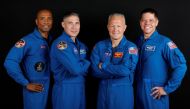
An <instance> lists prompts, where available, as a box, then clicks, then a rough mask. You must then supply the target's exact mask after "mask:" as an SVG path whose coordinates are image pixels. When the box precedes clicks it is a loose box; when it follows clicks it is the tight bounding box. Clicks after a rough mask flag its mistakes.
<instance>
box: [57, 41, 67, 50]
mask: <svg viewBox="0 0 190 109" xmlns="http://www.w3.org/2000/svg"><path fill="white" fill-rule="evenodd" d="M57 48H58V49H59V50H64V49H66V48H67V43H66V42H64V41H60V42H59V44H58V45H57Z"/></svg>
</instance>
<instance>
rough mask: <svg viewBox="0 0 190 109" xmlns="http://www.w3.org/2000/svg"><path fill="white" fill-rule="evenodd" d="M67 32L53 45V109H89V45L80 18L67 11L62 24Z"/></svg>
mask: <svg viewBox="0 0 190 109" xmlns="http://www.w3.org/2000/svg"><path fill="white" fill-rule="evenodd" d="M61 25H62V27H63V29H64V32H63V33H62V35H61V36H59V37H58V38H57V39H56V40H55V41H54V42H53V44H52V46H51V52H50V57H51V70H52V71H53V74H54V82H55V83H54V86H53V93H52V102H53V109H85V105H86V104H85V103H86V101H85V76H86V73H87V72H88V67H89V66H90V62H89V61H88V60H87V59H86V58H87V47H86V46H85V45H84V44H83V43H82V42H81V41H79V40H78V38H77V36H78V34H79V31H80V19H79V15H78V14H77V13H74V12H71V13H67V14H66V15H65V16H64V17H63V21H62V23H61Z"/></svg>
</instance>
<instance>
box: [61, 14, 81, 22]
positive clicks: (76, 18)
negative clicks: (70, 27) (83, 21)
mask: <svg viewBox="0 0 190 109" xmlns="http://www.w3.org/2000/svg"><path fill="white" fill-rule="evenodd" d="M64 21H79V17H78V16H75V15H71V16H68V17H66V18H64Z"/></svg>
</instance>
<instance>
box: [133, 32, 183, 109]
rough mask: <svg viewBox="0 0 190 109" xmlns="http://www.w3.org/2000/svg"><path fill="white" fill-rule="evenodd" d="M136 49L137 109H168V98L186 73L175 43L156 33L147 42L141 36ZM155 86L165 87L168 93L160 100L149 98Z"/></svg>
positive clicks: (181, 56) (181, 55)
mask: <svg viewBox="0 0 190 109" xmlns="http://www.w3.org/2000/svg"><path fill="white" fill-rule="evenodd" d="M137 46H138V48H139V62H138V65H137V77H136V78H137V107H138V109H169V99H168V94H170V93H171V92H173V91H175V90H176V89H177V88H178V87H179V86H180V84H181V81H182V79H183V77H184V75H185V72H186V69H187V66H186V60H185V58H184V56H183V54H182V53H181V51H180V50H179V49H178V48H177V46H176V45H175V44H174V42H172V41H171V40H170V39H169V38H167V37H166V36H163V35H161V34H159V33H158V32H157V31H155V32H154V33H153V34H152V35H151V36H150V38H149V39H147V40H144V36H140V38H139V39H138V41H137ZM156 86H160V87H164V90H165V91H166V93H167V95H166V96H162V97H161V98H160V99H159V100H158V99H153V97H152V96H150V94H151V89H152V88H153V87H156Z"/></svg>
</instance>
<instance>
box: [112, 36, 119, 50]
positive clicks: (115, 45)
mask: <svg viewBox="0 0 190 109" xmlns="http://www.w3.org/2000/svg"><path fill="white" fill-rule="evenodd" d="M121 39H122V38H121ZM121 39H118V40H114V39H112V40H111V41H112V47H113V48H115V47H117V46H118V45H119V43H120V42H121Z"/></svg>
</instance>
